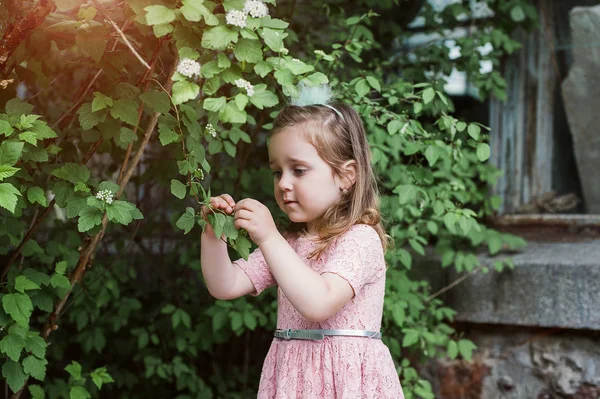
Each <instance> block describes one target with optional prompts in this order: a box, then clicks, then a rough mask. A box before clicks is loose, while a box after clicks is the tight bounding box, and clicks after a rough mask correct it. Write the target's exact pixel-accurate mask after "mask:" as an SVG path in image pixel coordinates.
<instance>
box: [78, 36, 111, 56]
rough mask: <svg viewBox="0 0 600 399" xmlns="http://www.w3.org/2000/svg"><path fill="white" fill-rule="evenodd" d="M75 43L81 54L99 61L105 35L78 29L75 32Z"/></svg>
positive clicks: (103, 49)
mask: <svg viewBox="0 0 600 399" xmlns="http://www.w3.org/2000/svg"><path fill="white" fill-rule="evenodd" d="M75 43H76V45H77V48H78V49H79V50H80V51H81V52H82V53H83V54H85V55H86V56H88V57H90V58H92V59H93V60H94V61H96V62H100V59H101V58H102V56H103V55H104V51H105V50H106V37H105V35H102V34H100V35H99V34H98V32H96V33H94V32H87V31H85V30H79V31H77V32H76V33H75Z"/></svg>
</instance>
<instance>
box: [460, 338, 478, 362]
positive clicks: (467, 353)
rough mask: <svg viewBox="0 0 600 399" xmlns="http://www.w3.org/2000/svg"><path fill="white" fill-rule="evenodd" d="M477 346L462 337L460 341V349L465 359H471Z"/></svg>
mask: <svg viewBox="0 0 600 399" xmlns="http://www.w3.org/2000/svg"><path fill="white" fill-rule="evenodd" d="M476 348H477V347H476V346H475V344H474V343H473V342H471V341H469V340H468V339H461V340H460V341H458V351H459V352H460V354H461V355H462V357H464V358H465V360H471V357H472V355H473V350H474V349H476Z"/></svg>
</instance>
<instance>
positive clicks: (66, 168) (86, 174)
mask: <svg viewBox="0 0 600 399" xmlns="http://www.w3.org/2000/svg"><path fill="white" fill-rule="evenodd" d="M50 174H51V175H52V176H56V177H58V178H60V179H63V180H66V181H68V182H71V183H73V184H77V183H79V182H84V183H86V182H87V181H88V180H89V178H90V170H89V169H88V168H87V166H85V165H80V164H78V163H66V164H64V165H63V166H62V167H60V168H58V169H54V170H53V171H52V173H50Z"/></svg>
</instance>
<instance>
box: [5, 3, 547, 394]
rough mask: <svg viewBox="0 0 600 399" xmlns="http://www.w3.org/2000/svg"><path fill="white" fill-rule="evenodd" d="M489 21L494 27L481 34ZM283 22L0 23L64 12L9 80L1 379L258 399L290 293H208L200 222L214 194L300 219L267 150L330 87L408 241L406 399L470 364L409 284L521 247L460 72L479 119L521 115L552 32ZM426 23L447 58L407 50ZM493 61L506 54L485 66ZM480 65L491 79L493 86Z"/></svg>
mask: <svg viewBox="0 0 600 399" xmlns="http://www.w3.org/2000/svg"><path fill="white" fill-rule="evenodd" d="M483 3H485V4H487V6H488V7H489V8H490V9H491V10H493V12H494V17H493V18H487V19H481V20H477V21H473V20H470V19H468V17H469V16H470V15H471V13H472V11H473V9H474V8H475V7H478V6H480V5H481V4H483ZM267 4H268V7H269V10H270V14H271V15H270V16H269V17H263V18H252V17H250V16H248V17H247V21H246V27H244V28H240V27H237V26H232V25H229V24H227V23H226V19H225V14H226V13H227V12H228V11H231V10H236V9H237V10H242V9H243V8H244V1H240V0H226V1H216V2H211V1H203V0H182V1H172V0H125V1H119V2H117V1H103V0H91V1H89V2H88V1H83V0H56V1H54V2H53V1H51V0H45V1H39V2H22V7H23V9H21V10H20V11H19V10H15V9H13V8H11V7H9V4H8V3H7V4H0V15H2V17H0V24H1V25H0V26H1V27H2V29H3V30H4V31H5V32H7V31H9V30H10V29H11V27H14V24H15V23H16V22H17V21H18V20H19V18H26V17H27V15H26V12H27V9H26V8H27V7H31V8H32V9H35V8H36V7H38V8H42V7H49V8H48V10H49V11H50V12H49V13H47V15H46V16H45V17H44V18H43V20H42V21H41V23H40V24H39V26H37V27H36V28H35V29H34V30H33V32H31V34H30V35H25V36H24V37H23V38H22V41H21V42H20V44H19V46H18V47H16V49H15V51H14V52H12V53H11V54H10V57H9V58H8V60H6V62H5V63H4V64H2V66H3V74H4V75H3V77H2V79H3V82H4V83H5V85H6V86H7V87H6V89H4V90H0V104H3V105H1V106H0V110H2V113H0V181H1V182H0V207H2V209H0V253H1V254H2V263H1V265H2V270H3V273H2V286H1V291H0V300H1V302H2V307H1V308H0V363H1V367H2V375H3V377H4V379H5V380H6V384H8V387H9V389H10V390H11V391H12V392H17V393H16V394H15V395H14V396H15V397H19V396H20V395H21V392H22V391H27V392H28V394H29V395H30V397H33V398H43V397H48V398H89V397H107V396H110V397H119V398H143V397H161V398H165V397H173V398H178V399H184V398H211V397H226V398H248V397H252V396H253V395H255V392H256V386H257V383H258V379H259V375H260V367H261V364H262V361H263V359H264V355H265V354H266V350H267V348H268V345H269V342H270V340H271V337H272V335H271V332H272V330H273V328H274V327H275V320H276V303H275V291H274V290H270V291H268V292H267V293H265V294H264V295H262V296H261V297H259V298H256V299H254V298H252V299H249V298H240V299H238V300H235V301H230V302H225V301H215V300H214V299H213V298H211V297H210V296H209V295H208V293H207V291H206V289H205V287H204V285H203V282H202V279H201V274H200V262H199V235H200V231H201V225H202V223H203V222H202V220H201V218H200V217H199V215H198V211H199V209H200V204H201V203H202V202H203V201H204V200H205V192H204V191H205V190H208V189H209V188H210V190H211V191H212V192H213V193H221V192H228V193H231V194H232V195H233V196H234V198H235V199H241V198H244V197H252V198H256V199H258V200H260V201H263V202H264V203H265V204H268V205H269V206H270V208H271V209H272V210H273V212H274V214H275V215H276V216H277V218H278V219H279V218H281V217H282V216H283V215H282V214H281V212H278V211H277V210H276V205H275V203H274V201H273V199H272V177H271V174H270V172H269V170H268V168H267V167H266V162H265V161H266V149H265V142H266V138H267V135H268V131H269V129H270V126H271V122H272V119H273V117H274V115H275V114H276V112H277V110H278V109H279V108H280V107H281V106H283V105H284V104H285V103H286V101H287V100H286V97H287V96H289V95H292V94H293V93H294V92H295V90H296V89H295V86H296V84H297V83H298V82H305V83H307V84H321V83H326V82H329V83H330V84H331V85H332V86H333V87H334V89H335V91H336V93H337V95H338V97H339V100H340V101H345V102H348V103H350V104H352V105H353V106H354V107H355V109H356V110H357V111H359V113H360V115H361V116H362V118H363V120H364V121H365V125H366V128H367V131H368V135H369V141H370V143H371V145H372V150H373V163H374V165H375V167H376V171H377V174H378V178H379V180H380V186H381V192H382V198H381V201H382V207H383V211H384V215H385V217H386V226H387V229H388V232H389V233H390V234H391V236H392V237H393V239H394V242H395V247H394V249H392V250H390V251H389V253H388V256H387V260H388V263H389V270H388V278H387V281H388V287H387V297H386V303H385V309H384V327H383V334H384V337H385V338H384V340H385V342H386V344H387V345H388V346H389V348H390V350H391V352H392V355H393V356H394V358H395V361H396V364H397V365H398V366H399V368H398V372H399V374H400V377H401V382H402V385H403V387H404V390H405V394H406V397H407V398H417V397H422V398H432V397H433V393H432V389H431V385H430V383H429V382H428V381H425V380H423V379H421V378H420V377H419V375H418V372H417V368H415V366H418V365H419V364H421V363H422V362H425V361H427V359H430V358H435V357H450V358H456V357H457V356H462V357H464V358H466V359H469V358H470V357H471V354H472V351H473V349H474V345H473V344H472V343H471V342H470V341H469V340H467V339H464V338H463V337H462V335H461V334H460V332H458V331H456V330H455V329H454V328H453V327H452V326H451V322H452V318H453V315H454V311H453V310H452V309H450V308H448V307H446V306H444V304H443V303H442V301H441V300H439V299H438V298H435V296H433V295H431V294H432V293H431V292H430V288H429V287H428V285H427V283H425V282H423V281H419V280H415V279H414V278H413V277H411V273H410V271H411V267H413V257H415V256H424V255H425V247H426V246H428V245H429V246H431V247H433V248H435V251H436V252H437V253H438V254H439V256H440V257H441V259H442V267H454V268H456V269H457V270H458V271H459V272H460V271H466V272H473V271H483V272H485V271H487V268H486V267H484V266H482V265H480V262H479V259H478V257H477V253H480V252H489V253H490V254H492V255H493V254H496V253H498V252H499V251H500V250H501V249H502V248H509V249H512V248H516V247H518V246H521V245H523V244H524V243H523V241H522V240H521V239H519V238H517V237H513V236H510V235H507V234H502V233H500V232H497V231H494V230H492V229H489V228H487V227H486V226H484V225H483V224H482V220H483V219H484V218H485V217H486V216H489V215H491V214H493V212H494V210H495V209H496V208H497V206H498V201H499V198H495V197H490V196H489V195H488V192H487V188H488V186H489V185H490V184H494V182H495V179H496V178H497V177H498V176H499V171H497V170H494V169H493V168H492V167H491V166H490V165H488V164H487V163H486V162H485V161H486V160H487V159H488V158H489V155H490V148H489V146H488V144H487V141H488V134H489V133H488V129H487V128H486V127H485V126H482V125H480V124H478V123H470V122H469V121H461V120H458V119H456V118H455V117H454V116H453V112H454V105H453V103H452V101H451V99H450V98H449V97H448V96H447V95H445V94H444V92H443V85H444V82H445V79H446V78H447V76H448V75H449V74H450V72H451V70H452V67H455V68H457V69H458V70H461V71H466V72H467V75H468V77H469V79H470V80H471V81H472V82H474V84H475V85H476V86H477V88H478V89H479V94H480V99H482V100H483V99H484V98H486V97H487V96H490V95H491V96H496V97H497V98H500V99H503V98H504V97H505V96H506V94H505V82H504V79H503V78H502V76H501V75H500V73H499V71H498V68H499V66H500V61H501V59H502V57H504V56H505V55H507V54H510V53H512V52H513V51H515V50H516V49H518V47H519V45H518V43H516V42H515V41H513V40H512V39H511V38H510V34H511V32H512V31H513V30H514V29H517V28H531V27H533V26H535V24H536V15H535V9H534V8H533V7H532V6H531V5H530V4H528V3H527V2H525V1H523V0H511V1H499V0H498V1H494V0H490V1H487V2H482V1H479V2H478V1H474V2H467V1H465V2H457V3H453V4H450V5H448V6H446V7H444V8H443V9H441V10H440V9H434V8H433V7H432V6H430V5H429V4H424V3H423V2H418V1H415V2H411V3H406V2H399V1H392V0H389V1H374V0H361V1H357V2H354V3H352V4H348V3H347V2H344V1H322V0H319V1H312V2H299V1H282V2H280V3H279V4H277V5H276V4H275V2H274V0H273V1H267ZM420 6H422V7H420ZM419 9H420V11H419ZM411 10H412V11H415V10H416V11H419V14H418V15H419V16H421V17H423V18H424V21H425V25H424V27H423V28H422V30H423V31H424V32H427V33H436V32H437V33H439V34H440V35H441V36H440V38H439V39H434V40H432V41H430V42H428V43H427V44H425V45H422V46H418V47H416V48H408V47H406V46H405V43H406V39H407V38H408V37H409V36H411V35H413V34H415V32H414V31H411V30H410V29H408V28H407V23H408V22H410V21H411V20H412V19H413V18H414V17H415V16H416V14H417V13H416V12H412V11H411ZM465 21H467V22H465ZM460 25H462V26H464V27H465V29H467V31H468V34H466V35H464V36H462V37H460V38H457V39H456V43H457V45H458V46H460V48H461V56H460V57H459V58H457V59H453V60H451V59H450V57H449V54H448V47H447V46H446V45H445V44H444V41H443V40H442V39H443V36H444V35H447V34H448V33H449V32H450V31H449V30H448V28H449V27H455V26H460ZM486 43H492V45H493V50H492V52H490V53H489V54H485V55H483V54H482V53H481V52H480V51H479V50H478V48H479V47H480V46H483V45H484V44H486ZM185 58H188V59H191V60H196V61H198V62H199V63H200V64H201V72H200V76H197V77H191V78H190V77H186V76H183V75H182V74H180V73H178V72H176V67H177V65H178V63H179V61H180V60H181V59H185ZM482 60H490V61H492V63H493V65H494V70H493V71H492V72H490V73H485V74H483V73H481V72H480V67H479V65H480V61H482ZM240 78H243V79H245V80H247V81H249V82H250V83H251V84H252V85H253V87H254V93H253V94H252V95H251V96H250V95H249V93H248V92H247V91H246V90H245V89H241V88H238V87H237V86H236V84H235V81H236V80H237V79H240ZM17 93H18V94H19V97H20V99H19V98H17ZM207 124H211V125H212V126H213V127H214V129H215V130H216V136H215V137H213V136H212V135H211V134H210V129H208V128H207ZM100 192H102V194H99V193H100ZM218 224H219V226H220V228H223V229H224V231H225V233H226V234H227V235H228V237H229V238H230V243H231V246H232V250H231V256H232V258H235V257H237V256H239V255H238V254H237V253H236V250H237V251H238V253H240V254H242V255H247V253H248V251H249V250H250V248H249V242H248V241H247V239H246V238H245V237H244V236H242V235H238V234H237V232H236V231H235V230H234V229H232V228H231V226H230V221H228V220H227V218H220V219H219V222H218ZM505 266H511V264H510V261H505V262H500V261H499V262H496V264H495V267H496V268H498V269H502V268H503V267H505ZM100 390H102V392H101V393H100Z"/></svg>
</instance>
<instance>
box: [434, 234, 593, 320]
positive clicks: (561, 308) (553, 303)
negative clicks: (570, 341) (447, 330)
mask: <svg viewBox="0 0 600 399" xmlns="http://www.w3.org/2000/svg"><path fill="white" fill-rule="evenodd" d="M512 259H513V261H514V263H515V268H514V269H513V270H504V271H503V272H501V273H498V272H496V271H492V270H491V271H490V273H489V274H478V275H474V276H472V277H470V278H469V279H467V280H466V281H465V282H463V283H462V284H460V285H459V286H457V287H456V288H453V289H452V290H450V291H449V293H448V295H447V297H446V298H447V303H448V305H450V306H451V307H453V308H454V309H456V310H457V312H458V314H457V316H456V320H457V321H462V322H469V323H486V324H503V325H514V326H539V327H562V328H573V329H590V330H600V240H590V241H583V242H570V243H564V242H558V243H557V242H548V243H539V242H530V243H529V244H528V246H527V247H526V248H524V250H523V252H522V253H519V254H515V255H513V256H512ZM484 262H485V263H487V259H486V260H485V261H484ZM490 264H491V262H490ZM449 277H450V278H449V280H454V279H455V278H457V277H458V275H456V273H455V272H453V271H450V276H449Z"/></svg>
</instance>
